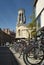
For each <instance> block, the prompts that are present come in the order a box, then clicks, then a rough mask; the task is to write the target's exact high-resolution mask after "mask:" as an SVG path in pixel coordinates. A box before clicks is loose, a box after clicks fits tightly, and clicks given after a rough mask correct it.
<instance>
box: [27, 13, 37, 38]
mask: <svg viewBox="0 0 44 65" xmlns="http://www.w3.org/2000/svg"><path fill="white" fill-rule="evenodd" d="M30 18H31V20H32V21H31V22H30V23H28V24H27V27H28V28H31V29H32V30H33V31H32V33H31V34H32V37H33V36H35V35H36V21H35V14H34V12H33V13H32V16H30ZM34 28H35V29H34Z"/></svg>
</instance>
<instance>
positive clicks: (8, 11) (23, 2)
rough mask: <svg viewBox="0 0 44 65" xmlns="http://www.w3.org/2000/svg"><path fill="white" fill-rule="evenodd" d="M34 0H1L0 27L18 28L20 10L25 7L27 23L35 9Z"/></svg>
mask: <svg viewBox="0 0 44 65" xmlns="http://www.w3.org/2000/svg"><path fill="white" fill-rule="evenodd" d="M33 3H34V0H0V28H2V29H3V28H9V29H10V30H16V23H17V17H18V10H19V9H20V8H23V9H25V16H26V23H29V22H31V19H30V18H29V17H30V16H31V14H32V11H33Z"/></svg>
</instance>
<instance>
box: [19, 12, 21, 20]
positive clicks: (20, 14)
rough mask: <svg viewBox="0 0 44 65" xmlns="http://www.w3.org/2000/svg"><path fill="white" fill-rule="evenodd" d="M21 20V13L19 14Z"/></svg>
mask: <svg viewBox="0 0 44 65" xmlns="http://www.w3.org/2000/svg"><path fill="white" fill-rule="evenodd" d="M19 21H21V13H20V14H19Z"/></svg>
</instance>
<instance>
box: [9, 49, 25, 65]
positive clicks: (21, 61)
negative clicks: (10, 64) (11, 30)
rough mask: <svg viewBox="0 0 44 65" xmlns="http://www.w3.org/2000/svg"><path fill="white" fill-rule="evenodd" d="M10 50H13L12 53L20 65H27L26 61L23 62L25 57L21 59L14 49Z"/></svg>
mask: <svg viewBox="0 0 44 65" xmlns="http://www.w3.org/2000/svg"><path fill="white" fill-rule="evenodd" d="M10 50H11V51H12V53H13V54H14V55H15V57H16V59H17V60H18V61H19V63H20V64H21V65H26V64H25V63H24V61H23V56H21V57H20V58H19V53H15V50H14V49H12V48H10Z"/></svg>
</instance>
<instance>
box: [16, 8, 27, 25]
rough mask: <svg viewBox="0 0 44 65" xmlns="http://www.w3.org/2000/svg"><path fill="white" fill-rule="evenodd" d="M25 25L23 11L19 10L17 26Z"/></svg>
mask: <svg viewBox="0 0 44 65" xmlns="http://www.w3.org/2000/svg"><path fill="white" fill-rule="evenodd" d="M25 23H26V18H25V10H23V9H20V10H19V11H18V21H17V25H21V24H25Z"/></svg>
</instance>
